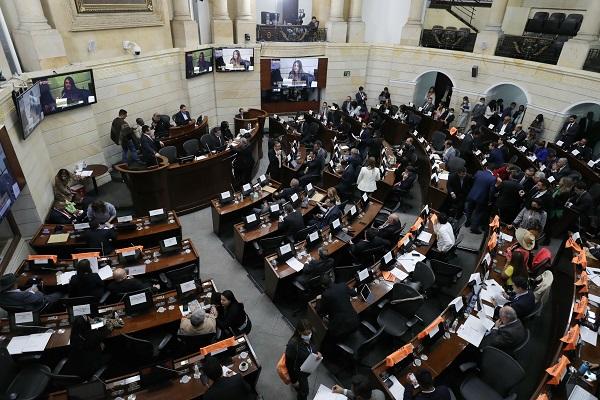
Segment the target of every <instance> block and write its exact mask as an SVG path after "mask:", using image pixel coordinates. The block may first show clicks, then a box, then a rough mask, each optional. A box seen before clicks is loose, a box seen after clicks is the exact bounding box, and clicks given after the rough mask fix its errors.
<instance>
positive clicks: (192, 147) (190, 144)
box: [183, 139, 200, 156]
mask: <svg viewBox="0 0 600 400" xmlns="http://www.w3.org/2000/svg"><path fill="white" fill-rule="evenodd" d="M183 150H184V151H185V154H187V155H188V156H191V155H195V154H197V153H198V150H200V144H199V142H198V139H189V140H186V141H185V142H183Z"/></svg>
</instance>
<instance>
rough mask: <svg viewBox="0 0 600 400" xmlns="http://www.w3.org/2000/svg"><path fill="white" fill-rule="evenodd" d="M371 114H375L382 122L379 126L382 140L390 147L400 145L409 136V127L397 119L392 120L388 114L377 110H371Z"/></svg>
mask: <svg viewBox="0 0 600 400" xmlns="http://www.w3.org/2000/svg"><path fill="white" fill-rule="evenodd" d="M371 113H372V114H376V115H377V116H379V117H380V118H381V119H382V120H383V125H382V126H381V132H382V133H383V138H384V139H385V141H386V142H388V143H389V144H391V145H392V146H395V145H398V144H401V143H402V142H403V141H405V140H406V138H407V137H409V136H410V133H409V130H410V127H409V126H408V125H407V124H405V123H404V122H402V121H400V120H399V119H394V118H392V117H391V116H390V115H389V114H385V113H383V112H381V111H379V109H377V108H371Z"/></svg>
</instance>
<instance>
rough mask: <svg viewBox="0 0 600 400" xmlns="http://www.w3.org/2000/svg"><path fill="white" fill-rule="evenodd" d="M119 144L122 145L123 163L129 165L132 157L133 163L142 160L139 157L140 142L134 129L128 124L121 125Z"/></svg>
mask: <svg viewBox="0 0 600 400" xmlns="http://www.w3.org/2000/svg"><path fill="white" fill-rule="evenodd" d="M119 142H120V143H121V150H122V156H121V162H123V163H129V158H130V157H131V161H133V162H139V161H140V158H139V157H138V155H137V148H138V147H139V141H138V138H137V136H135V133H134V129H133V128H132V127H130V126H129V125H128V124H127V123H124V124H123V125H121V132H120V133H119Z"/></svg>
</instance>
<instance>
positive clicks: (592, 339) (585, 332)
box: [579, 325, 598, 346]
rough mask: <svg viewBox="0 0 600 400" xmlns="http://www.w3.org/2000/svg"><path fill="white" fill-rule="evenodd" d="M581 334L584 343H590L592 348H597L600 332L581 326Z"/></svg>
mask: <svg viewBox="0 0 600 400" xmlns="http://www.w3.org/2000/svg"><path fill="white" fill-rule="evenodd" d="M579 332H580V333H579V334H580V335H581V340H583V341H584V342H586V343H589V344H591V345H592V346H595V345H596V343H597V342H598V332H596V331H593V330H591V329H590V328H588V327H587V326H583V325H581V330H580V331H579Z"/></svg>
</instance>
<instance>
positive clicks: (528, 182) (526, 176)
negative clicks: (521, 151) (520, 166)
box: [519, 167, 535, 193]
mask: <svg viewBox="0 0 600 400" xmlns="http://www.w3.org/2000/svg"><path fill="white" fill-rule="evenodd" d="M534 176H535V168H533V167H528V168H526V169H525V172H524V173H523V176H522V177H521V179H519V183H520V184H521V186H523V190H524V191H525V193H529V192H530V191H531V189H533V186H534V185H535V181H534V180H533V177H534Z"/></svg>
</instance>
